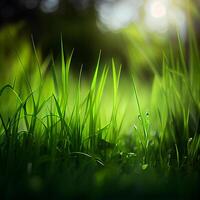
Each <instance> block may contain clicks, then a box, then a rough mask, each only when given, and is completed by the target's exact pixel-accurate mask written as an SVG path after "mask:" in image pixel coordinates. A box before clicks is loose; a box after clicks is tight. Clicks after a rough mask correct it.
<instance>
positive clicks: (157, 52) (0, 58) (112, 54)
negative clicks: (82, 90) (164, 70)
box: [0, 0, 200, 82]
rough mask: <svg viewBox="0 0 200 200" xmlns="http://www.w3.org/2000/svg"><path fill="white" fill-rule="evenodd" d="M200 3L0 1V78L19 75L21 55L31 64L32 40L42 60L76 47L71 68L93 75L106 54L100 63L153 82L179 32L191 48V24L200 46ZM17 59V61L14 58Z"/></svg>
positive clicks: (165, 0) (164, 0)
mask: <svg viewBox="0 0 200 200" xmlns="http://www.w3.org/2000/svg"><path fill="white" fill-rule="evenodd" d="M199 10H200V1H199V0H184V1H183V0H140V1H138V0H1V2H0V68H1V74H0V80H1V82H2V81H3V80H5V79H7V78H8V77H9V75H10V74H12V73H11V72H12V70H13V68H14V69H15V70H14V73H18V72H17V71H16V69H17V67H16V66H17V65H19V61H18V60H17V59H16V57H19V58H20V59H21V61H22V63H23V64H24V66H28V65H29V64H30V63H32V61H31V59H33V58H32V57H34V54H33V53H31V52H32V51H33V46H32V42H31V36H32V38H33V40H34V43H35V45H36V48H37V52H38V56H39V57H40V58H41V59H43V60H44V59H45V58H47V57H48V56H49V55H50V54H51V53H53V55H54V58H55V59H59V55H60V38H61V35H62V37H63V42H64V46H65V50H66V53H67V54H69V53H70V52H71V51H72V49H74V56H73V66H72V67H73V69H74V70H79V69H80V66H81V65H82V64H83V70H84V71H85V72H87V74H88V73H91V72H92V71H93V68H94V66H95V63H96V61H97V57H98V54H99V51H100V50H101V51H102V63H109V62H110V59H111V58H115V59H116V60H117V61H118V62H119V63H121V64H122V65H123V68H122V70H123V71H128V72H129V71H130V70H131V71H132V70H134V71H137V72H138V73H139V74H140V75H141V78H143V79H144V80H149V78H151V70H150V67H149V66H151V65H154V66H156V67H157V68H158V69H159V66H160V64H161V62H162V56H163V51H164V50H165V49H166V48H168V47H169V44H171V45H172V46H173V48H174V49H176V47H177V44H176V42H175V41H176V37H177V33H178V34H179V35H180V37H181V38H182V39H183V40H184V42H185V44H186V46H187V42H188V39H187V30H188V26H193V27H194V31H195V32H196V33H197V34H196V35H197V42H198V44H199V43H200V37H199V36H198V35H199V34H198V33H199V32H200V25H199V15H200V14H199ZM14 58H15V59H14Z"/></svg>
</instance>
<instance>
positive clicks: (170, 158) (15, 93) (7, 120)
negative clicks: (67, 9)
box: [0, 36, 200, 199]
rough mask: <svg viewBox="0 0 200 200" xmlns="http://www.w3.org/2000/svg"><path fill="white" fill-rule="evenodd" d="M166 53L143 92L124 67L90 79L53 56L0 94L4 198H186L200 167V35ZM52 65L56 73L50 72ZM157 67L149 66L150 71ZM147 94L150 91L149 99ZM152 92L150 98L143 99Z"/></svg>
mask: <svg viewBox="0 0 200 200" xmlns="http://www.w3.org/2000/svg"><path fill="white" fill-rule="evenodd" d="M178 40H179V56H176V57H175V55H176V54H175V52H173V50H172V49H170V50H169V53H168V52H166V53H163V62H162V66H161V68H162V69H161V70H160V69H159V70H158V69H156V68H153V70H152V71H153V73H154V74H153V76H154V78H153V83H152V85H151V86H150V87H148V88H146V89H145V87H143V86H142V85H141V84H142V82H141V81H139V80H138V77H137V74H133V75H130V77H129V79H130V80H131V81H128V83H127V82H126V81H125V80H124V79H127V78H124V75H123V74H121V66H116V64H115V61H114V60H112V63H111V66H110V67H109V66H101V53H100V54H99V58H98V61H97V64H96V67H95V71H94V75H93V77H92V79H91V82H90V83H88V81H86V80H84V77H83V76H82V68H81V71H80V74H79V76H78V77H77V76H74V74H73V72H70V65H71V61H73V52H72V53H71V54H70V56H69V57H67V58H66V57H65V53H64V47H63V42H62V41H61V67H60V68H59V66H57V62H55V61H54V59H53V58H51V57H49V58H48V59H47V60H46V61H45V62H44V63H43V64H41V63H40V60H39V58H38V55H37V52H36V48H35V46H34V44H33V47H34V54H35V57H36V62H33V66H37V67H35V68H36V69H35V68H33V69H32V71H31V73H30V72H28V71H27V68H26V67H25V66H24V65H23V63H22V61H21V59H20V56H19V57H18V59H19V61H20V67H21V69H22V72H23V73H21V74H20V75H19V76H18V77H15V78H13V80H12V81H11V82H8V83H7V84H5V85H3V86H2V87H1V89H0V163H1V164H0V177H1V179H0V188H1V189H0V191H1V194H2V195H1V196H2V197H3V198H5V199H12V198H14V197H16V196H18V197H23V196H26V197H30V198H31V197H33V198H36V197H37V198H39V197H41V198H45V197H48V195H51V197H52V198H55V199H56V198H67V197H69V198H80V197H81V196H83V197H84V198H87V199H90V198H97V199H98V198H99V199H102V198H108V199H110V198H116V199H117V198H119V199H123V198H125V197H128V196H129V197H141V198H142V197H145V196H149V195H154V196H155V195H156V197H157V198H159V197H160V198H162V197H166V198H172V197H174V198H181V199H184V198H185V199H189V198H190V197H191V194H193V195H194V196H195V195H197V194H198V180H199V169H200V135H199V134H200V74H199V71H200V56H199V49H198V47H197V46H196V41H195V39H194V37H192V36H191V39H190V47H189V50H188V51H187V52H186V49H185V48H184V47H183V44H182V41H181V39H179V38H178ZM47 66H50V67H49V68H47ZM151 67H152V66H151ZM145 90H147V91H148V92H146V93H145V92H143V91H145ZM144 94H146V95H144Z"/></svg>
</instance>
